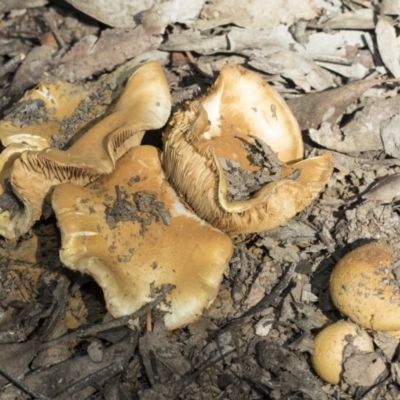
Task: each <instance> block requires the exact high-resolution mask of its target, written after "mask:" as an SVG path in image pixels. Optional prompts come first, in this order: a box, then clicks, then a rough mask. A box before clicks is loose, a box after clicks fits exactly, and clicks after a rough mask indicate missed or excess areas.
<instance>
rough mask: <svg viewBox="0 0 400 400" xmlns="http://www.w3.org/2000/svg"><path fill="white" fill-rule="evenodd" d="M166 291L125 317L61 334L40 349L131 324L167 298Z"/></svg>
mask: <svg viewBox="0 0 400 400" xmlns="http://www.w3.org/2000/svg"><path fill="white" fill-rule="evenodd" d="M165 295H166V293H164V294H162V295H161V296H160V297H157V298H156V299H155V300H154V301H152V302H151V303H148V304H146V305H144V306H143V307H141V308H140V309H139V310H138V311H136V312H134V313H133V314H130V315H126V316H124V317H120V318H116V319H114V320H112V321H109V322H104V323H102V324H97V325H94V326H91V327H89V328H84V329H78V330H76V331H75V332H71V333H68V334H66V335H63V336H60V337H59V338H57V339H54V340H49V341H48V342H45V343H43V344H42V345H41V346H40V350H45V349H49V348H50V347H52V346H57V345H59V344H61V343H65V342H71V341H73V340H76V339H79V338H82V337H87V336H91V335H96V334H97V333H99V332H103V331H107V330H109V329H113V328H118V327H120V326H124V325H129V324H130V323H131V322H132V321H133V320H135V319H137V318H139V317H142V316H143V315H145V314H147V313H148V312H149V311H151V310H152V309H153V308H155V307H156V306H157V305H158V304H160V303H161V302H162V301H164V300H165Z"/></svg>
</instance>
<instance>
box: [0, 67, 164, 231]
mask: <svg viewBox="0 0 400 400" xmlns="http://www.w3.org/2000/svg"><path fill="white" fill-rule="evenodd" d="M170 110H171V96H170V93H169V87H168V83H167V81H166V79H165V76H164V73H163V71H162V69H161V66H160V65H159V64H158V63H156V62H150V63H147V64H144V65H143V66H141V67H140V68H138V69H136V70H135V71H134V73H133V74H132V76H131V78H130V79H129V81H128V83H127V84H126V86H125V89H124V91H123V92H122V94H121V96H120V97H119V99H118V101H117V102H116V104H115V106H114V108H113V111H112V113H111V114H109V115H107V116H106V117H105V118H103V119H102V120H100V121H99V122H98V123H97V124H96V125H94V126H93V127H92V128H90V129H89V130H88V131H87V132H85V133H84V134H83V135H82V136H81V137H80V138H79V139H78V140H76V141H75V143H74V144H73V145H72V146H71V147H70V148H69V149H67V150H65V151H62V150H58V149H50V148H46V149H44V150H41V151H26V152H24V153H22V154H21V156H20V157H19V158H18V159H17V160H16V161H15V162H14V164H13V168H12V172H11V177H10V180H11V185H12V188H13V191H14V193H15V194H16V195H17V196H18V198H19V199H20V201H21V202H22V203H23V206H24V207H23V209H22V211H21V212H19V213H17V214H16V215H14V216H13V218H10V220H9V221H8V223H7V226H4V225H2V226H0V234H1V235H3V236H5V237H7V238H8V239H13V238H16V237H19V236H20V235H22V234H23V233H25V232H27V230H28V229H29V228H30V227H31V226H32V224H33V223H34V222H35V221H37V220H38V219H39V218H40V216H41V215H42V211H43V204H44V201H45V198H46V196H48V194H49V193H50V191H51V189H52V188H53V187H54V186H56V185H58V184H60V183H62V182H72V183H74V184H78V185H85V184H87V183H89V182H92V181H93V180H95V179H97V178H98V177H99V176H100V175H102V174H108V173H110V172H112V171H113V170H114V168H115V163H116V161H117V160H118V158H120V157H121V156H122V155H123V154H124V153H125V152H126V151H127V150H128V149H130V148H131V147H133V146H137V145H139V144H140V142H141V140H142V138H143V135H144V133H145V132H146V131H147V130H153V129H159V128H161V127H162V126H163V125H164V124H165V123H166V122H167V119H168V117H169V114H170Z"/></svg>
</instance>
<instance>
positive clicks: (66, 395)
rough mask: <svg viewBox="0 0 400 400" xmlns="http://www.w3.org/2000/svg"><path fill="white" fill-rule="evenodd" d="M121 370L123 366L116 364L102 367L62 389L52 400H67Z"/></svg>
mask: <svg viewBox="0 0 400 400" xmlns="http://www.w3.org/2000/svg"><path fill="white" fill-rule="evenodd" d="M123 369H124V366H123V365H118V364H116V363H113V364H110V365H108V366H107V367H104V368H102V369H100V370H99V371H96V372H94V373H93V374H90V375H88V376H85V377H84V378H83V379H80V380H79V381H78V382H75V383H74V384H72V385H71V386H69V387H67V388H66V389H64V390H63V391H62V392H61V393H59V394H57V395H55V396H54V397H52V400H68V399H70V398H71V396H72V395H73V394H74V393H76V392H79V391H80V390H82V389H84V388H86V387H87V386H90V385H92V384H94V383H96V382H97V381H99V380H101V379H104V378H110V377H112V376H114V375H116V374H118V373H119V372H121V371H122V370H123Z"/></svg>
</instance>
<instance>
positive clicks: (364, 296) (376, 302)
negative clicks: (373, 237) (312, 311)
mask: <svg viewBox="0 0 400 400" xmlns="http://www.w3.org/2000/svg"><path fill="white" fill-rule="evenodd" d="M394 261H395V258H394V255H393V252H392V249H391V247H390V246H389V245H388V244H387V243H385V242H383V241H377V242H372V243H369V244H366V245H363V246H361V247H358V248H357V249H355V250H353V251H351V252H350V253H348V254H346V255H345V256H344V257H343V258H342V259H341V260H340V261H339V262H338V263H337V264H336V266H335V268H334V269H333V271H332V274H331V278H330V286H329V289H330V295H331V298H332V301H333V303H334V305H335V306H336V307H337V308H338V310H339V311H340V312H341V313H342V314H344V315H346V316H348V317H349V318H350V319H351V320H352V321H354V322H356V323H358V324H360V325H362V326H364V327H365V328H369V329H374V330H378V331H398V330H400V285H399V282H398V281H397V280H396V278H395V276H394V274H393V269H392V264H393V263H394Z"/></svg>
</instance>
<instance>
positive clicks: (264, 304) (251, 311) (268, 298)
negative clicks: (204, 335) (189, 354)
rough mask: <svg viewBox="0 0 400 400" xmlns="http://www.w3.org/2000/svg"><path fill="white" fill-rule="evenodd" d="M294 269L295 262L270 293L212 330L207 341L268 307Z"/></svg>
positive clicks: (284, 286) (286, 283)
mask: <svg viewBox="0 0 400 400" xmlns="http://www.w3.org/2000/svg"><path fill="white" fill-rule="evenodd" d="M295 269H296V264H294V263H293V264H291V266H290V267H289V268H288V269H287V271H286V272H285V275H284V276H283V278H282V279H281V280H280V282H279V283H278V284H277V285H276V286H275V287H274V289H273V290H272V291H271V293H270V294H268V295H266V296H265V297H264V298H262V299H261V300H260V301H259V302H258V303H257V304H256V305H254V306H253V307H251V308H250V309H248V310H247V311H246V312H245V313H244V314H242V315H241V316H240V317H238V318H236V319H235V320H233V321H231V322H228V323H227V324H226V325H224V326H222V327H221V328H219V329H218V330H217V331H214V332H212V333H211V334H210V336H209V341H212V340H213V339H215V338H216V337H217V336H219V335H222V334H223V333H224V332H227V331H229V330H231V329H232V328H234V327H235V326H237V325H241V324H243V323H244V322H246V321H247V319H248V318H249V317H251V316H252V315H254V314H256V313H258V312H260V311H262V310H264V309H265V308H267V307H269V306H270V305H271V304H272V302H273V301H274V300H275V299H276V298H277V297H278V296H280V294H281V293H282V292H283V291H284V290H285V289H286V288H287V287H288V285H289V283H290V281H291V280H292V275H293V272H294V270H295Z"/></svg>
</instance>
